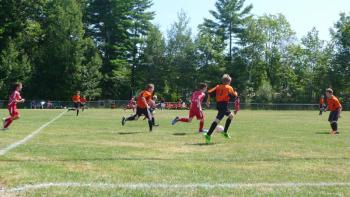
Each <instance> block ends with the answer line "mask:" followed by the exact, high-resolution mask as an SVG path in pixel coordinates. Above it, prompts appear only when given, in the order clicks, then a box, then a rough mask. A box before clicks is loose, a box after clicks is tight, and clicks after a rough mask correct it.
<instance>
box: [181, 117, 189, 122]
mask: <svg viewBox="0 0 350 197" xmlns="http://www.w3.org/2000/svg"><path fill="white" fill-rule="evenodd" d="M179 122H189V120H188V118H180V119H179Z"/></svg>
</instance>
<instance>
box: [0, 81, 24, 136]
mask: <svg viewBox="0 0 350 197" xmlns="http://www.w3.org/2000/svg"><path fill="white" fill-rule="evenodd" d="M21 91H22V83H15V84H14V85H13V87H12V89H11V95H10V96H9V103H8V105H7V109H8V110H9V114H10V116H9V117H7V118H3V119H2V121H3V130H6V129H8V128H9V126H10V125H11V123H12V122H13V121H14V120H18V119H19V118H20V114H19V111H18V109H17V104H18V103H24V101H25V100H24V99H23V98H22V97H21V93H20V92H21Z"/></svg>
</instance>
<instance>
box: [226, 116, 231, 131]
mask: <svg viewBox="0 0 350 197" xmlns="http://www.w3.org/2000/svg"><path fill="white" fill-rule="evenodd" d="M231 121H232V120H231V119H230V118H227V120H226V123H225V129H224V132H225V133H227V130H228V128H229V127H230V125H231Z"/></svg>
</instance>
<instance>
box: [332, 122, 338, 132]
mask: <svg viewBox="0 0 350 197" xmlns="http://www.w3.org/2000/svg"><path fill="white" fill-rule="evenodd" d="M331 127H332V130H333V131H336V130H338V124H337V123H336V122H333V123H331Z"/></svg>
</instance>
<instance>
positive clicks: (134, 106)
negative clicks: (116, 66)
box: [124, 97, 136, 112]
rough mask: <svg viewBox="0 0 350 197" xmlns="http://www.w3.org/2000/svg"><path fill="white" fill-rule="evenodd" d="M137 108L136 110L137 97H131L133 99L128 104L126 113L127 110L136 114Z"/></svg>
mask: <svg viewBox="0 0 350 197" xmlns="http://www.w3.org/2000/svg"><path fill="white" fill-rule="evenodd" d="M135 108H136V101H135V97H131V99H130V100H129V102H128V105H127V106H126V107H125V108H124V111H125V110H127V109H132V111H133V112H135Z"/></svg>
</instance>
